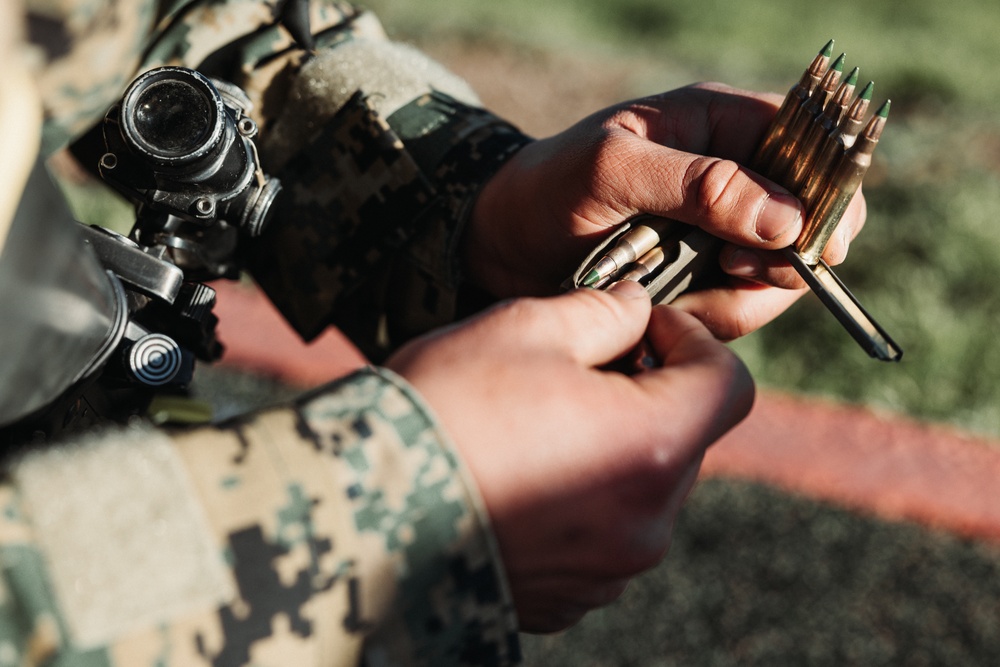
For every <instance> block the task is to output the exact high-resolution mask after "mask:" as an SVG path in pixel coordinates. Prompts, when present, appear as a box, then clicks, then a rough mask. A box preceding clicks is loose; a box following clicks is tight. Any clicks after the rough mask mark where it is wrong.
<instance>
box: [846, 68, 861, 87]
mask: <svg viewBox="0 0 1000 667" xmlns="http://www.w3.org/2000/svg"><path fill="white" fill-rule="evenodd" d="M860 71H861V68H860V67H855V68H854V69H852V70H851V73H850V75H848V77H847V85H848V86H856V85H858V72H860Z"/></svg>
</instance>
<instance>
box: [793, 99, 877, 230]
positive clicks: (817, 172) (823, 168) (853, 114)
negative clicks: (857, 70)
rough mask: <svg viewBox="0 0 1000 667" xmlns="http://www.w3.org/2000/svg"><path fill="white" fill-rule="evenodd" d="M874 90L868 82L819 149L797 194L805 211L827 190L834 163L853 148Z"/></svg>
mask: <svg viewBox="0 0 1000 667" xmlns="http://www.w3.org/2000/svg"><path fill="white" fill-rule="evenodd" d="M874 90H875V83H874V82H873V81H869V82H868V85H866V86H865V87H864V88H863V89H862V91H861V92H860V93H859V94H858V96H857V97H856V98H855V99H854V101H853V102H852V103H851V106H850V107H849V108H848V109H847V112H846V113H845V114H844V117H843V119H841V121H840V123H839V124H838V125H837V127H836V128H835V129H834V130H833V132H831V133H830V135H829V137H828V138H827V140H826V141H825V142H824V143H823V146H822V147H821V148H820V154H819V155H818V156H817V158H816V161H815V164H814V165H813V167H812V170H811V171H810V172H809V175H808V176H807V177H806V181H805V184H804V185H803V187H802V191H801V192H799V199H801V200H802V203H803V204H805V206H806V210H808V209H809V208H810V207H811V206H812V204H814V203H815V200H816V198H817V197H819V194H820V192H821V191H822V189H823V188H824V187H825V186H826V182H827V179H828V177H829V176H830V174H829V172H830V170H831V169H833V168H834V167H835V166H836V164H837V161H838V160H839V159H840V157H841V156H842V155H843V154H844V151H846V150H847V149H848V148H850V147H851V146H853V145H854V141H855V139H857V136H858V133H859V132H860V131H861V128H862V127H864V122H865V114H867V113H868V105H869V104H870V103H871V99H872V93H873V91H874Z"/></svg>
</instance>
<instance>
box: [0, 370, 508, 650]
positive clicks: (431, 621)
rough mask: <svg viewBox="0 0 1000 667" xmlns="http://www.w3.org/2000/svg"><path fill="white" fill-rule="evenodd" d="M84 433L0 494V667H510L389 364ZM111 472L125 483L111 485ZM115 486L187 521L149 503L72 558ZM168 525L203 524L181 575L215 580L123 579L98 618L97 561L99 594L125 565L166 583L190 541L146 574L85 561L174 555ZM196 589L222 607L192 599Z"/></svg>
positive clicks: (477, 520) (492, 601)
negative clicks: (278, 405)
mask: <svg viewBox="0 0 1000 667" xmlns="http://www.w3.org/2000/svg"><path fill="white" fill-rule="evenodd" d="M158 439H161V440H162V445H159V446H158V444H159V443H158V442H157V441H158ZM91 440H92V441H91V442H86V443H84V445H83V446H76V447H66V448H63V449H59V448H56V449H55V450H50V451H43V452H38V453H32V454H29V455H28V456H27V457H26V458H25V459H24V460H22V461H19V462H17V463H16V464H15V465H13V466H10V468H11V470H12V474H11V475H10V478H9V479H8V480H7V482H6V483H5V484H3V485H2V486H0V507H2V510H3V511H2V513H0V562H2V565H3V578H2V581H0V583H2V585H3V587H4V590H3V591H2V593H3V595H2V598H0V665H15V664H16V665H23V664H30V665H36V664H37V665H41V664H65V665H83V666H91V665H93V666H94V667H112V666H117V665H148V666H150V667H153V666H156V667H169V666H171V665H185V666H186V665H206V666H208V665H212V666H215V667H222V666H226V665H255V666H259V667H266V666H270V665H273V666H276V667H277V666H284V665H358V664H371V665H383V664H384V665H410V664H416V665H458V664H469V665H486V664H488V665H503V664H510V663H511V662H513V661H516V658H517V656H518V644H517V634H516V623H515V619H514V616H513V612H512V610H511V607H510V604H509V601H508V600H509V598H508V595H507V593H506V591H505V588H504V586H505V584H504V582H503V579H502V576H501V575H499V574H498V571H497V569H496V567H495V563H496V559H495V554H494V550H495V548H494V545H493V544H492V542H491V538H490V537H489V535H490V533H489V531H488V529H487V526H486V524H485V520H484V519H483V517H484V516H485V514H484V513H483V511H482V509H481V507H480V501H479V499H478V498H477V496H476V495H475V493H474V491H471V489H472V486H471V485H468V484H466V483H464V482H463V477H464V474H465V473H464V471H463V470H462V468H461V463H460V462H459V461H458V459H457V458H456V457H455V455H454V453H453V452H452V450H451V449H450V447H449V446H448V445H447V439H446V437H445V436H444V435H443V434H442V433H441V432H440V431H439V429H438V427H437V426H436V424H435V423H434V420H433V418H432V417H431V416H430V415H429V414H428V412H427V410H426V408H424V406H423V405H422V404H421V402H420V400H419V398H417V397H416V396H414V395H413V393H412V391H411V390H410V389H409V388H408V387H407V386H406V385H405V383H403V382H402V381H401V380H400V379H399V378H397V377H395V376H393V375H392V374H391V373H390V372H388V371H378V370H374V369H368V370H364V371H359V372H358V373H356V374H354V375H352V376H350V377H348V378H345V379H343V380H341V381H339V382H337V383H335V384H333V385H330V386H328V387H325V388H323V389H321V390H319V391H317V392H315V393H313V394H311V395H309V396H306V397H304V398H302V399H300V400H299V401H297V402H296V404H295V405H294V406H292V407H290V408H284V409H273V410H270V411H265V412H262V413H260V414H255V415H251V416H248V417H245V418H241V419H238V420H235V421H231V422H229V423H225V424H221V425H218V426H214V427H202V428H199V429H195V430H190V431H186V432H176V433H172V434H170V438H169V439H168V438H167V437H166V436H165V435H164V434H163V433H162V432H157V431H152V430H150V429H146V428H141V429H138V430H136V428H134V427H133V428H130V429H115V430H111V431H108V432H105V433H104V434H102V435H101V436H100V437H99V438H95V437H93V436H92V438H91ZM116 441H119V442H120V444H121V447H120V448H118V449H116V444H118V443H116ZM141 441H145V442H146V445H145V448H144V445H143V443H142V442H141ZM109 448H110V451H109ZM123 452H124V454H123ZM130 457H131V458H132V459H134V461H129V460H123V459H128V458H130ZM116 466H117V467H120V468H124V470H113V469H111V468H113V467H116ZM172 468H176V472H172V470H171V469H172ZM124 472H131V473H132V479H131V480H120V479H119V480H117V481H116V478H117V477H120V475H121V474H122V473H124ZM109 480H110V483H109ZM130 484H133V485H141V486H142V487H143V489H152V490H151V491H148V492H147V494H146V495H148V496H155V495H157V493H161V494H162V495H164V496H165V497H170V496H173V495H175V494H177V493H179V490H181V489H187V494H189V495H190V497H191V498H193V499H196V500H197V503H196V504H194V505H193V506H194V507H196V508H197V509H196V511H193V512H189V513H188V514H185V511H184V510H183V509H182V510H181V511H180V513H179V514H178V516H176V517H173V518H172V517H171V516H170V513H171V512H173V511H174V508H173V505H175V504H176V501H175V500H174V501H171V508H170V509H169V510H166V511H165V510H164V509H163V507H162V506H157V505H156V503H152V504H151V505H152V507H151V509H150V512H151V513H153V514H155V515H156V516H157V517H158V520H157V521H150V522H148V524H147V525H139V526H134V530H130V531H129V532H128V533H127V534H126V535H124V536H123V537H122V538H121V539H120V540H119V541H120V542H121V544H115V545H113V546H112V547H109V548H106V549H104V550H103V551H102V550H101V548H100V545H98V546H97V547H96V549H95V548H87V547H88V539H92V537H91V536H90V533H92V532H94V531H96V532H97V533H98V535H101V531H104V530H106V528H105V526H104V525H103V522H100V521H99V520H98V521H96V522H95V521H94V519H93V517H92V516H88V513H89V514H90V515H94V514H96V515H100V516H103V515H113V514H114V513H116V512H120V511H122V508H120V507H115V506H113V505H114V498H115V497H116V494H117V495H129V494H122V493H121V492H124V491H129V490H130V486H129V485H130ZM116 486H119V487H121V488H120V489H115V488H114V487H116ZM108 487H112V488H111V493H108V492H107V491H106V490H105V489H107V488H108ZM95 489H97V492H96V494H93V495H90V494H91V493H92V492H93V491H94V490H95ZM81 493H82V494H84V495H85V496H87V501H86V502H80V503H76V502H69V501H67V502H64V503H63V506H62V507H60V506H59V503H58V500H54V499H53V498H52V496H57V497H58V496H59V495H63V496H64V497H66V498H68V499H70V500H76V499H77V498H78V496H79V495H80V494H81ZM129 502H130V503H131V502H135V503H136V504H137V505H138V506H139V507H140V508H141V507H142V506H143V505H144V504H149V503H148V502H147V499H146V497H144V496H140V497H134V500H133V497H130V498H129ZM88 504H89V505H92V506H93V507H91V506H88ZM53 505H55V506H56V507H55V511H53V508H52V506H53ZM130 509H131V508H130ZM140 511H141V510H140ZM195 514H198V515H199V516H194V515H195ZM53 517H54V518H53ZM32 518H33V519H34V520H35V521H34V522H33V523H32V521H30V519H32ZM106 522H107V523H111V522H113V517H112V518H109V519H107V521H106ZM157 524H158V525H157ZM164 524H165V525H164ZM74 526H80V529H79V530H73V529H72V527H74ZM130 527H131V526H130ZM172 530H177V531H180V532H181V535H182V537H183V539H185V540H190V539H191V538H190V534H191V533H197V532H198V531H199V530H203V531H204V534H205V540H206V542H208V543H210V544H211V545H212V551H211V552H209V553H214V556H209V557H208V558H207V559H205V562H203V563H201V564H200V567H193V566H192V567H191V568H189V569H192V570H195V572H196V576H198V577H200V579H201V580H203V581H204V580H206V579H210V578H211V577H210V575H206V574H205V571H210V570H211V569H212V568H213V567H216V568H219V566H220V565H223V566H224V567H222V568H219V569H220V571H221V572H222V573H223V574H222V579H223V581H221V582H219V585H213V583H212V582H210V581H204V583H200V585H199V586H198V587H197V588H196V589H193V590H192V589H191V587H190V586H185V583H186V582H184V581H179V582H178V585H176V586H169V585H168V586H162V585H161V586H160V587H161V588H163V589H164V591H165V592H161V593H159V594H155V595H152V596H150V595H149V594H148V593H147V592H145V591H142V590H141V589H142V587H141V586H132V587H131V590H124V591H122V592H120V593H119V594H118V595H116V596H115V597H114V598H113V600H112V603H113V606H112V608H111V610H110V611H108V610H106V609H102V600H101V597H102V596H101V594H100V593H101V592H102V591H91V590H89V588H88V587H90V586H92V584H91V582H90V581H88V579H97V580H98V581H101V580H102V577H101V574H100V573H101V571H102V568H104V569H108V568H111V570H110V572H111V574H110V577H113V579H110V578H109V581H108V584H107V585H108V586H110V587H112V588H114V587H116V586H119V585H120V582H119V581H116V580H120V579H122V578H125V579H127V578H128V577H130V576H134V573H133V572H131V570H132V569H138V570H139V573H138V574H139V575H140V576H141V577H142V578H143V580H147V582H148V583H149V584H150V585H157V584H159V583H160V581H161V580H166V581H170V580H171V579H177V577H176V576H175V575H176V572H175V571H176V570H177V569H185V567H184V563H183V562H179V561H183V559H184V558H187V559H189V560H191V556H190V554H191V552H192V551H194V552H196V551H197V549H196V548H192V547H187V546H186V547H185V548H184V553H183V554H181V553H178V554H171V553H168V557H167V558H163V559H161V561H160V562H155V561H154V562H153V563H152V564H151V563H149V562H143V559H141V558H138V559H135V560H133V561H129V560H112V559H106V560H101V561H100V562H96V561H97V560H98V559H102V558H103V557H104V556H106V555H108V554H111V555H119V556H120V554H121V553H122V552H124V553H128V552H129V551H130V549H136V548H140V549H152V548H154V547H156V546H157V541H158V540H160V542H163V544H162V545H160V546H161V548H163V549H165V550H167V551H168V552H169V551H170V550H171V549H175V550H176V549H177V548H178V547H176V546H175V545H171V544H170V543H169V542H164V541H163V540H162V539H161V538H160V537H158V534H160V533H164V532H166V533H167V534H168V535H169V534H170V532H171V531H172ZM95 550H96V551H97V552H98V553H94V551H95ZM60 554H64V555H63V556H60ZM88 558H90V559H93V561H94V562H89V561H88ZM81 561H82V562H81ZM67 570H71V571H70V575H72V576H67ZM95 572H96V574H95ZM81 589H82V590H81ZM212 589H217V590H218V591H219V593H218V594H217V596H218V595H223V596H225V595H226V592H227V591H230V593H228V598H229V599H217V600H213V599H211V596H210V595H209V596H208V597H209V598H210V599H209V600H206V599H205V598H206V591H211V590H212ZM136 598H138V599H136ZM122 608H124V609H125V610H126V611H127V612H128V614H123V613H122V612H121V609H122ZM162 610H170V611H171V612H172V613H171V614H169V615H167V614H165V613H163V611H162ZM137 618H138V619H140V620H141V619H149V622H148V623H137V621H136V619H137ZM95 619H97V620H96V621H95ZM51 660H55V662H50V661H51Z"/></svg>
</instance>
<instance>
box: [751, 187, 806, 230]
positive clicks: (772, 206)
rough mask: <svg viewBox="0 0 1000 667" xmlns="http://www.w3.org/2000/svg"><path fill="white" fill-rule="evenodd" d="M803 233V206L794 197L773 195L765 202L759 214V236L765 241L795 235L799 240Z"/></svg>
mask: <svg viewBox="0 0 1000 667" xmlns="http://www.w3.org/2000/svg"><path fill="white" fill-rule="evenodd" d="M801 231H802V205H801V204H799V200H798V199H796V198H795V197H793V196H792V195H786V194H780V193H772V194H770V195H768V197H767V199H765V200H764V205H763V206H761V209H760V213H758V214H757V229H756V232H757V236H758V237H760V238H761V239H762V240H764V241H774V240H775V239H777V238H779V237H781V236H784V235H786V234H787V235H789V236H792V235H793V234H794V238H791V239H789V242H791V241H794V240H795V238H798V235H799V232H801Z"/></svg>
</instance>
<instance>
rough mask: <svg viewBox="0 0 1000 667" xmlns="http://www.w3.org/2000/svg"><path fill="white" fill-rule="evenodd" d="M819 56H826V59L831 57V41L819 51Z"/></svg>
mask: <svg viewBox="0 0 1000 667" xmlns="http://www.w3.org/2000/svg"><path fill="white" fill-rule="evenodd" d="M819 55H821V56H826V57H827V58H829V57H830V56H831V55H833V40H832V39H831V40H830V41H829V42H827V43H826V46H824V47H823V48H822V49H820V51H819Z"/></svg>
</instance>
